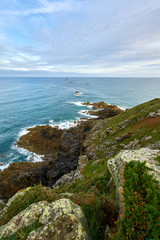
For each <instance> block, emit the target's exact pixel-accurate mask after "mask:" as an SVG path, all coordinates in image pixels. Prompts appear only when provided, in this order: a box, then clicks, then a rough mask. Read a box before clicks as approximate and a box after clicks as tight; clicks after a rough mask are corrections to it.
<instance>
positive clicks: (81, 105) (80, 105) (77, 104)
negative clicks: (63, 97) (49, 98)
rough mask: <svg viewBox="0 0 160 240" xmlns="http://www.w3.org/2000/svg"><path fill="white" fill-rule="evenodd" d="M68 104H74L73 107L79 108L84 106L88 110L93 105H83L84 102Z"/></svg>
mask: <svg viewBox="0 0 160 240" xmlns="http://www.w3.org/2000/svg"><path fill="white" fill-rule="evenodd" d="M69 103H70V104H74V105H76V106H79V107H84V106H86V107H88V108H92V107H93V105H84V102H69Z"/></svg>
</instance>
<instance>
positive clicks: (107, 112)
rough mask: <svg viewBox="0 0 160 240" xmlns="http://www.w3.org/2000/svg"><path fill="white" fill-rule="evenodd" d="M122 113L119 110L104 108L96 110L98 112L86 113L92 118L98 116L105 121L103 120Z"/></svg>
mask: <svg viewBox="0 0 160 240" xmlns="http://www.w3.org/2000/svg"><path fill="white" fill-rule="evenodd" d="M122 112H123V111H122V110H121V109H118V108H117V109H111V108H105V109H102V110H98V111H93V110H92V111H88V113H89V114H90V115H93V116H98V117H99V118H101V119H105V118H110V117H114V116H116V115H118V114H120V113H122Z"/></svg>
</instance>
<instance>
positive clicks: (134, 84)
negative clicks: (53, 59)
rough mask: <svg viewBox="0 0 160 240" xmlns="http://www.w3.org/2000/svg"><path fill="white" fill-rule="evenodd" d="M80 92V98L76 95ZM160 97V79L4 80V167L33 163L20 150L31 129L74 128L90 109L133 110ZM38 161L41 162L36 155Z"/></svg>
mask: <svg viewBox="0 0 160 240" xmlns="http://www.w3.org/2000/svg"><path fill="white" fill-rule="evenodd" d="M76 91H79V92H81V94H80V95H79V96H76V95H75V92H76ZM157 97H160V78H69V79H68V80H66V79H65V78H2V77H1V78H0V163H4V165H2V166H0V168H1V169H2V170H3V169H4V168H5V167H7V166H8V164H9V163H10V162H21V161H26V160H29V159H30V157H31V156H32V155H33V153H29V152H27V151H25V150H24V149H19V148H17V147H16V141H17V140H18V138H19V137H20V136H21V135H23V134H25V133H26V130H27V128H28V127H31V126H36V125H45V124H50V125H59V126H60V127H61V128H65V127H70V126H71V125H72V126H73V125H74V121H75V120H78V119H79V118H80V117H83V116H84V115H83V114H85V113H84V110H87V109H88V107H86V106H83V105H82V104H81V103H82V102H86V101H90V102H99V101H105V102H107V103H108V104H115V105H118V106H120V107H121V108H130V107H133V106H136V105H138V104H140V103H143V102H146V101H149V100H151V99H153V98H157ZM34 157H35V158H34V159H35V161H39V160H41V159H40V157H39V156H37V155H34Z"/></svg>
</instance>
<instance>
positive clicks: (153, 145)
mask: <svg viewBox="0 0 160 240" xmlns="http://www.w3.org/2000/svg"><path fill="white" fill-rule="evenodd" d="M150 148H151V149H160V141H158V142H156V143H154V144H151V145H150Z"/></svg>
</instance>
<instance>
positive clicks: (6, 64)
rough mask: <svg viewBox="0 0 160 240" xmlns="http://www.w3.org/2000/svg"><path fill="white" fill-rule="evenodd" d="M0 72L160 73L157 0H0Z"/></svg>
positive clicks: (159, 2)
mask: <svg viewBox="0 0 160 240" xmlns="http://www.w3.org/2000/svg"><path fill="white" fill-rule="evenodd" d="M0 76H113V77H114V76H115V77H116V76H117V77H118V76H132V77H135V76H141V77H142V76H144V77H145V76H148V77H150V76H151V77H160V0H57V1H56V0H0Z"/></svg>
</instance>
